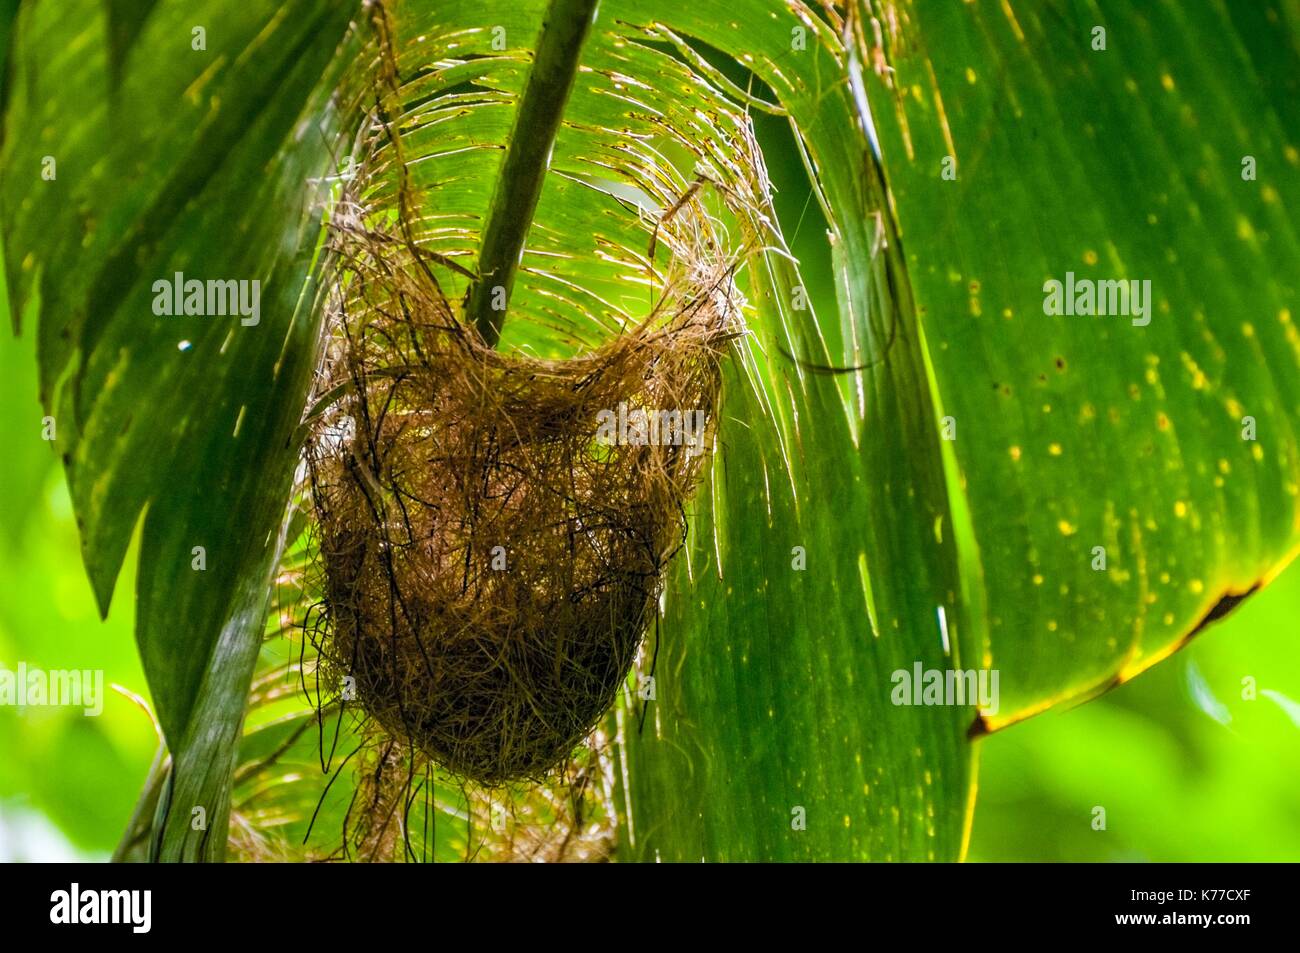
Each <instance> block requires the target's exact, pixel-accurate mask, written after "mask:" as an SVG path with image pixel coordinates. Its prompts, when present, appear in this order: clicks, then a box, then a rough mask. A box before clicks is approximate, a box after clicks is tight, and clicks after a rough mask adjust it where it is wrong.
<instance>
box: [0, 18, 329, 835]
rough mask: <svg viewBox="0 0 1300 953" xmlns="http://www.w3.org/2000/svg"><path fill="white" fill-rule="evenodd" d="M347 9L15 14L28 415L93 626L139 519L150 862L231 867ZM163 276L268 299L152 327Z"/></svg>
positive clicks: (308, 348)
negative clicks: (52, 447)
mask: <svg viewBox="0 0 1300 953" xmlns="http://www.w3.org/2000/svg"><path fill="white" fill-rule="evenodd" d="M350 13H351V4H348V3H343V2H324V3H321V2H290V3H284V4H279V3H276V4H272V3H245V4H237V5H230V4H222V3H206V4H203V5H202V6H196V5H194V4H186V3H159V4H152V3H147V2H146V3H138V4H126V3H114V4H108V5H104V4H99V3H93V2H89V0H85V2H76V3H49V2H37V3H30V4H26V5H24V6H23V8H22V9H21V11H20V15H19V18H18V21H17V24H16V33H15V37H14V42H13V44H12V50H13V62H12V64H11V65H12V75H13V77H14V85H13V87H12V89H8V88H7V89H6V101H7V112H6V115H5V134H4V151H3V155H2V156H0V165H2V166H3V170H4V182H3V189H2V190H0V217H2V218H3V222H4V226H5V235H4V241H5V245H6V249H7V258H8V263H9V267H10V286H11V289H12V293H13V295H14V298H15V301H16V306H15V308H14V311H15V313H19V312H21V310H22V308H24V307H25V306H26V305H27V304H28V303H29V302H31V301H33V300H36V299H39V301H40V327H39V352H40V353H39V357H40V363H41V382H42V398H43V400H44V403H45V405H46V407H47V408H48V409H49V412H50V413H51V414H52V415H54V416H55V417H56V420H57V426H58V441H57V446H58V447H59V448H60V449H61V451H62V455H63V461H64V464H65V467H66V469H67V474H68V481H69V485H70V488H71V491H72V497H73V502H74V506H75V509H76V512H77V516H78V520H79V523H80V526H81V530H82V542H83V553H84V557H85V562H86V567H87V570H88V572H89V575H90V579H91V582H92V584H93V586H94V589H95V592H96V595H97V597H98V600H99V603H100V607H101V610H102V611H105V612H106V611H107V608H108V603H109V599H110V597H111V594H112V590H113V584H114V581H115V579H116V577H117V574H118V570H119V568H120V566H121V562H122V558H123V554H124V553H125V551H126V547H127V544H128V542H129V541H130V538H131V536H132V533H133V531H134V529H135V527H136V524H137V522H139V521H140V519H141V514H142V512H143V513H144V514H145V515H144V517H143V531H142V534H143V537H142V544H141V565H140V573H139V579H138V587H137V594H136V595H137V598H138V601H139V610H138V616H137V640H138V642H139V646H140V652H141V655H142V658H143V661H144V666H145V671H146V674H147V676H148V678H149V684H150V689H151V692H152V695H153V698H154V701H155V703H156V706H157V710H158V715H159V718H160V720H161V722H162V726H163V729H164V731H165V732H166V736H167V740H168V744H169V746H170V748H171V751H172V755H173V758H174V759H175V763H176V769H175V770H174V772H173V786H172V788H171V792H170V794H171V797H170V800H167V799H164V807H166V806H167V805H168V804H170V806H171V811H172V813H173V815H175V816H176V823H173V824H169V825H166V835H165V837H164V838H163V839H162V841H161V843H160V848H161V854H162V856H165V857H198V856H203V857H218V856H220V854H221V851H222V849H223V847H224V831H225V813H226V810H227V806H228V793H229V792H228V787H229V776H230V771H231V770H232V767H233V758H234V747H235V742H236V739H237V737H238V734H239V725H240V721H241V719H242V715H243V706H244V700H245V697H246V695H247V688H248V680H249V678H250V677H251V674H252V667H253V663H254V660H255V657H256V651H257V646H258V644H259V641H260V631H261V627H262V620H263V618H264V616H265V607H266V604H267V598H268V581H269V578H270V572H271V569H272V567H273V565H274V563H275V561H276V559H277V556H278V552H279V546H278V539H279V532H278V527H279V524H280V522H281V519H282V516H283V513H284V511H285V500H286V497H287V494H288V488H289V484H290V481H291V478H292V475H293V470H294V466H295V464H296V462H297V447H296V446H295V445H294V444H293V443H292V441H291V436H292V434H293V430H294V427H295V426H296V425H297V423H298V420H299V417H300V414H301V411H302V404H303V401H304V395H305V393H306V389H307V386H308V383H309V380H310V376H311V373H312V370H313V365H314V355H315V351H316V343H315V342H316V337H317V334H318V326H319V315H318V313H317V312H316V311H315V310H314V309H313V308H312V307H311V304H312V298H313V293H312V290H311V288H310V286H309V285H307V284H306V280H307V275H308V269H309V267H310V264H311V260H312V254H313V249H314V247H315V243H316V241H317V235H318V231H319V220H320V215H321V206H320V194H319V193H318V190H316V189H315V188H313V187H311V186H310V185H309V182H310V181H311V179H312V178H313V177H315V176H319V175H321V174H322V173H324V172H326V171H328V169H329V168H330V165H331V160H330V157H329V149H330V148H331V145H332V142H333V133H332V132H331V128H332V125H333V121H334V120H333V113H332V110H331V108H330V103H329V99H328V96H329V94H330V93H331V92H332V90H333V87H334V85H335V81H334V79H333V78H332V74H336V73H337V66H336V65H334V64H335V63H336V62H337V60H336V51H337V50H338V48H339V46H340V44H341V43H342V42H343V40H344V36H345V33H346V31H347V27H348V22H349V19H348V18H349V15H350ZM200 29H201V30H202V31H204V32H203V33H202V35H201V37H200V34H199V33H198V32H197V31H199V30H200ZM197 47H204V48H201V49H200V48H197ZM47 156H48V157H50V159H51V160H52V162H53V165H51V162H50V161H47V160H46V157H47ZM51 170H52V171H53V172H54V177H53V178H49V177H48V175H49V171H51ZM43 172H45V173H46V177H43V175H42V173H43ZM177 272H180V273H183V274H185V275H186V276H187V277H190V278H198V279H200V280H206V279H236V280H248V281H252V280H257V281H260V283H261V296H260V299H261V300H260V321H258V322H257V323H256V324H253V323H252V320H251V317H250V318H249V322H248V323H247V324H245V323H244V321H243V319H242V318H241V317H240V316H230V317H215V316H209V317H195V316H189V317H186V316H179V317H165V316H162V317H160V316H157V315H156V314H155V312H154V310H153V308H152V304H153V300H154V291H153V283H154V282H155V281H157V280H159V279H169V278H170V277H171V276H172V275H173V274H175V273H177ZM195 547H203V549H204V552H205V556H204V560H205V563H206V568H203V569H198V568H195V567H196V566H198V565H200V564H199V563H196V562H195V559H196V556H195V552H194V549H195ZM195 807H202V808H204V811H205V813H206V816H207V818H206V819H207V828H206V831H196V830H192V829H191V823H190V821H191V815H192V812H193V808H195ZM207 831H217V832H220V834H219V836H217V837H215V838H208V836H207Z"/></svg>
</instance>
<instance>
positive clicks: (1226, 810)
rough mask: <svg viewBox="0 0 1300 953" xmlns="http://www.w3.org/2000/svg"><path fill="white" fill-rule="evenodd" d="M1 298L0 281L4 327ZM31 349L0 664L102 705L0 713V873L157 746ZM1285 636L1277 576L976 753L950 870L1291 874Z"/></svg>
mask: <svg viewBox="0 0 1300 953" xmlns="http://www.w3.org/2000/svg"><path fill="white" fill-rule="evenodd" d="M755 121H756V124H757V125H758V127H759V133H760V138H761V139H762V140H763V143H764V150H765V154H766V155H767V156H768V160H769V163H770V166H771V168H770V172H771V175H772V180H773V182H774V183H775V185H776V187H777V188H778V190H779V194H778V197H777V207H778V212H779V214H780V218H781V220H782V223H783V227H784V229H785V232H786V235H787V237H788V238H789V239H790V244H791V246H792V249H793V250H794V251H795V253H796V255H798V257H800V259H801V260H802V261H803V263H804V278H805V282H806V284H807V286H808V288H809V290H810V292H811V296H812V298H813V303H814V305H815V306H816V307H817V308H818V309H819V310H820V309H821V308H832V307H833V306H834V305H833V299H832V297H831V295H830V288H831V281H830V271H829V264H828V261H827V253H826V242H825V224H824V221H823V220H822V218H821V215H820V211H819V209H818V206H817V203H816V202H813V201H810V200H809V193H808V188H807V182H806V179H805V177H804V173H803V170H802V167H801V166H800V164H799V159H798V156H797V153H796V151H795V150H794V149H793V146H792V143H791V142H790V139H789V133H788V130H786V128H785V126H784V124H783V123H782V122H781V121H779V120H774V119H771V118H770V117H758V116H756V117H755ZM3 281H4V269H3V267H0V320H2V321H3V322H4V325H5V326H8V324H9V314H8V309H7V296H6V294H5V289H4V285H3ZM828 323H829V324H831V325H832V326H833V324H834V323H833V322H828ZM34 348H35V345H34V338H33V334H32V329H31V328H30V327H28V328H26V329H25V331H24V333H23V334H22V336H21V337H19V338H16V339H15V338H14V337H13V336H12V335H10V334H8V333H7V332H0V399H2V400H3V401H4V407H5V412H4V413H3V414H2V415H0V440H2V441H3V443H0V446H3V447H4V450H5V453H4V461H5V462H4V465H3V466H2V467H0V494H2V495H0V500H3V511H4V519H3V521H2V522H0V579H3V582H4V584H3V585H0V665H3V666H5V667H8V668H10V669H12V668H14V667H16V665H17V663H18V662H20V661H25V662H26V663H27V664H28V665H29V666H38V667H41V668H44V669H70V668H80V669H87V668H89V669H102V670H103V671H104V684H105V690H106V698H105V704H104V711H103V714H102V715H101V716H99V717H95V718H89V717H85V716H84V715H82V714H81V713H80V709H76V710H63V709H53V708H46V709H28V710H26V711H25V712H22V713H19V712H18V711H17V710H16V709H15V708H12V707H0V861H14V860H63V859H76V858H91V859H107V858H108V856H109V855H110V854H111V852H112V850H113V848H114V846H115V845H116V843H117V839H118V837H119V836H120V834H121V831H122V829H123V828H124V826H125V824H126V822H127V819H128V817H129V816H130V813H131V810H132V808H133V806H134V804H135V800H136V797H137V794H138V791H139V788H140V785H141V783H142V782H143V780H144V777H145V775H146V773H147V771H148V767H149V763H150V761H151V759H152V757H153V753H154V750H155V746H156V744H157V736H156V734H155V731H154V728H153V725H152V723H151V721H150V719H149V716H148V715H147V714H146V713H145V712H144V711H143V710H142V709H141V708H140V707H139V706H138V705H137V704H136V703H134V702H133V701H131V700H130V699H129V698H128V697H127V696H126V695H124V694H121V693H119V692H116V691H112V690H111V689H109V685H110V684H117V685H120V686H122V687H123V688H125V689H127V690H129V691H130V692H134V693H138V694H139V695H142V696H146V697H147V694H148V693H147V688H146V686H145V683H144V677H143V674H142V671H141V668H140V663H139V660H138V658H137V655H136V649H135V642H134V639H133V636H132V626H133V621H134V620H133V615H132V612H133V595H134V587H135V578H134V566H135V553H134V550H133V551H132V552H131V553H128V555H127V559H126V567H125V570H124V572H123V575H122V577H121V579H119V581H118V586H117V594H116V596H115V598H114V603H113V611H112V613H111V615H110V618H109V620H108V621H107V622H101V621H99V619H98V616H97V613H96V611H95V607H94V601H93V598H92V596H91V591H90V586H89V584H88V582H87V580H86V576H85V573H84V570H83V569H82V565H81V557H80V551H79V544H78V539H77V530H76V525H75V522H74V519H73V515H72V509H71V505H70V503H69V499H68V494H67V490H66V487H65V484H64V481H63V475H62V471H61V469H60V468H59V466H58V459H57V455H56V450H57V443H56V444H55V445H54V446H53V447H52V446H51V445H50V443H49V442H47V441H45V440H43V439H42V438H41V429H42V427H41V418H42V414H43V412H42V410H41V408H40V405H39V403H38V400H37V383H36V361H35V353H34ZM833 349H834V348H833ZM1297 618H1300V569H1295V568H1293V569H1291V570H1289V571H1288V572H1286V573H1284V574H1283V575H1282V576H1281V577H1280V578H1279V579H1278V580H1277V581H1276V582H1275V583H1273V585H1272V586H1270V587H1269V588H1267V589H1265V590H1264V591H1263V592H1261V593H1259V594H1257V595H1256V596H1254V597H1252V598H1251V599H1248V600H1247V601H1246V602H1245V603H1244V604H1243V605H1242V606H1241V607H1240V608H1239V609H1238V610H1237V612H1236V613H1235V614H1233V615H1232V616H1230V617H1229V618H1228V619H1227V620H1226V621H1224V622H1222V623H1219V624H1217V625H1215V626H1213V627H1211V628H1210V629H1208V630H1207V631H1205V632H1203V633H1202V634H1201V635H1200V636H1198V637H1197V638H1196V639H1195V640H1194V641H1193V642H1192V643H1191V645H1190V646H1189V647H1188V648H1187V649H1186V650H1184V651H1183V652H1181V653H1179V654H1178V655H1176V656H1174V657H1173V658H1172V659H1170V660H1168V661H1166V662H1164V663H1162V664H1161V665H1159V666H1157V667H1156V668H1155V669H1154V670H1152V671H1150V672H1147V673H1146V674H1144V675H1142V676H1140V677H1139V678H1138V679H1137V680H1135V681H1134V682H1131V683H1130V684H1128V685H1125V686H1122V687H1121V688H1119V689H1118V690H1116V691H1113V692H1111V693H1109V694H1107V695H1106V696H1104V697H1102V698H1100V699H1098V700H1096V701H1093V702H1091V703H1089V704H1086V705H1083V706H1080V707H1077V708H1074V709H1071V710H1066V711H1053V712H1049V713H1047V714H1045V715H1041V716H1039V717H1037V718H1034V719H1031V720H1030V721H1028V722H1026V723H1024V724H1020V725H1016V726H1013V727H1012V728H1010V729H1008V730H1007V731H1005V732H1003V733H1000V734H998V735H995V736H993V737H991V738H987V739H985V740H983V741H982V742H980V744H981V746H982V749H983V750H982V752H981V759H980V762H981V763H980V768H979V798H978V803H977V807H976V813H975V819H974V830H973V834H972V838H971V845H970V851H969V859H971V860H974V861H1016V860H1048V861H1057V860H1077V861H1112V860H1150V861H1211V860H1215V861H1229V860H1239V861H1281V860H1290V861H1293V860H1296V859H1300V797H1298V796H1297V779H1300V666H1298V665H1297V664H1296V662H1295V654H1296V653H1295V649H1294V639H1295V635H1294V630H1295V625H1296V622H1295V620H1296V619H1297ZM176 624H177V625H184V624H185V620H184V619H177V620H176ZM864 626H865V620H864ZM1246 678H1251V679H1253V680H1254V682H1255V697H1254V699H1248V698H1243V679H1246ZM1098 807H1100V808H1104V809H1105V830H1096V829H1094V817H1095V809H1096V808H1098Z"/></svg>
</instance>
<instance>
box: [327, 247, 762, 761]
mask: <svg viewBox="0 0 1300 953" xmlns="http://www.w3.org/2000/svg"><path fill="white" fill-rule="evenodd" d="M335 239H336V241H335V244H336V252H337V253H338V254H339V258H340V260H341V261H342V262H343V263H344V265H343V268H344V271H345V273H346V278H345V279H344V280H343V281H341V283H340V287H341V288H342V289H343V290H342V291H340V293H339V295H338V300H337V301H336V310H337V320H336V334H335V338H334V341H333V343H332V344H331V353H330V356H329V359H328V360H327V362H326V366H327V370H326V372H325V374H324V377H323V379H322V380H321V381H320V383H319V386H318V393H322V394H333V395H337V396H336V397H332V398H331V400H332V401H333V403H332V406H331V410H330V411H328V412H326V413H324V414H321V415H319V416H318V418H317V420H316V421H315V424H314V432H313V435H312V437H311V439H310V440H309V446H308V466H309V473H310V477H311V483H312V498H313V503H314V507H315V511H316V516H317V521H318V547H319V562H320V568H321V585H322V588H323V591H324V595H325V599H324V601H325V605H324V610H325V614H324V622H325V624H324V625H322V626H321V627H320V628H319V629H318V632H317V636H316V642H317V648H318V650H319V652H320V655H321V660H322V669H323V673H324V675H325V680H326V683H327V684H334V685H344V684H349V683H347V682H346V681H345V679H347V678H350V679H352V680H353V681H352V682H351V683H350V685H351V687H354V688H355V701H349V702H348V704H356V705H359V706H360V707H361V708H362V709H363V710H364V712H365V713H366V714H367V715H368V716H370V718H371V719H373V721H374V722H375V723H377V724H378V725H379V726H380V727H381V728H382V729H383V730H384V731H386V732H387V733H388V734H389V735H391V736H393V737H395V738H399V739H402V740H403V741H404V742H405V743H408V744H410V745H411V746H413V747H414V748H417V749H418V750H419V751H421V752H422V753H423V754H425V755H427V756H428V757H429V758H430V759H431V760H432V761H434V762H435V763H437V764H439V765H441V766H443V767H445V768H447V769H449V770H451V771H453V772H455V773H457V774H460V775H462V776H464V777H466V778H469V779H472V780H474V781H478V782H481V783H484V784H490V785H495V784H500V783H503V782H507V781H511V780H515V779H522V778H538V777H540V776H542V775H543V774H545V773H546V772H547V771H548V770H549V769H551V768H553V767H554V766H555V765H557V763H559V762H560V761H562V760H563V759H564V758H565V757H566V755H568V754H569V752H570V751H572V750H573V748H574V747H575V745H577V744H578V743H580V742H581V741H582V739H583V738H584V737H585V736H586V735H587V734H588V733H589V732H590V731H591V730H592V728H593V726H594V725H595V723H596V722H597V721H598V719H599V718H600V717H601V715H602V714H603V713H604V712H605V711H606V710H607V709H608V707H609V706H610V704H611V702H612V701H613V699H614V696H615V694H616V692H617V691H618V690H619V688H620V686H621V685H622V684H623V682H624V681H625V679H626V678H627V675H628V672H629V669H630V667H631V666H632V664H633V661H634V658H635V656H636V654H637V651H638V648H639V646H640V642H641V639H642V636H643V634H644V633H645V631H646V628H647V623H648V622H649V621H650V620H652V619H653V613H654V612H655V611H656V602H657V598H658V595H659V591H660V582H661V577H662V574H663V572H664V569H665V567H666V565H667V564H668V561H669V559H670V558H671V556H672V555H673V553H674V552H675V551H676V550H677V549H678V548H680V546H681V544H682V542H683V540H684V537H685V531H686V522H685V511H684V503H685V501H686V500H687V498H688V497H689V496H690V494H691V492H692V491H693V489H694V488H695V486H696V484H697V483H698V481H699V479H700V476H701V473H702V470H703V468H704V467H705V465H706V464H707V462H708V460H709V448H710V446H711V445H712V442H713V427H714V420H715V408H716V405H717V400H718V389H719V363H720V359H721V357H722V356H723V354H724V352H725V349H726V342H727V341H728V339H729V338H731V337H733V336H734V335H735V334H736V332H737V329H736V321H737V320H738V319H737V317H736V312H735V305H734V302H733V300H732V293H733V292H732V291H731V288H732V285H731V277H730V271H729V270H728V269H727V268H726V267H725V266H724V265H721V264H719V265H717V266H714V267H709V266H706V265H703V264H700V263H698V262H696V263H694V264H693V265H691V266H690V267H689V268H685V269H682V277H680V278H679V279H677V280H675V281H673V282H672V283H671V284H670V285H669V288H668V290H667V292H666V294H665V295H664V299H663V300H664V302H665V303H664V304H662V305H661V306H660V307H659V308H657V309H656V310H655V313H654V314H653V315H652V316H651V317H650V318H649V319H648V320H646V321H645V322H644V323H642V324H641V325H640V326H638V327H636V328H634V329H632V330H630V331H627V332H625V333H623V334H621V335H620V336H617V337H615V338H614V339H612V340H610V341H608V342H607V343H606V344H604V345H603V346H601V347H599V348H597V349H596V350H594V351H591V352H590V353H587V354H585V355H582V356H580V357H576V358H573V359H570V360H563V361H551V360H540V359H535V358H532V357H529V356H527V355H523V354H518V353H515V354H507V353H502V352H498V351H497V350H495V349H492V348H489V347H487V346H485V345H484V344H483V343H482V340H481V339H480V338H479V336H478V335H477V333H476V332H474V331H473V330H472V329H468V328H466V327H464V326H463V325H462V324H461V323H460V322H459V320H458V318H457V316H456V315H455V313H454V309H453V308H452V307H451V306H450V305H449V304H448V302H447V301H446V300H445V299H444V298H443V296H442V294H441V292H440V291H439V289H438V287H437V285H436V283H435V282H434V281H433V279H432V276H431V275H430V274H429V272H428V270H427V269H424V268H422V267H420V265H419V261H418V252H414V251H411V250H408V249H407V247H406V246H405V245H403V243H402V242H400V241H398V240H396V239H392V238H385V237H383V236H379V235H375V234H374V233H370V232H365V231H363V230H361V229H353V230H345V229H340V230H337V231H336V236H335ZM394 259H397V260H398V262H397V263H394ZM347 697H348V696H347V695H345V698H347Z"/></svg>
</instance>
